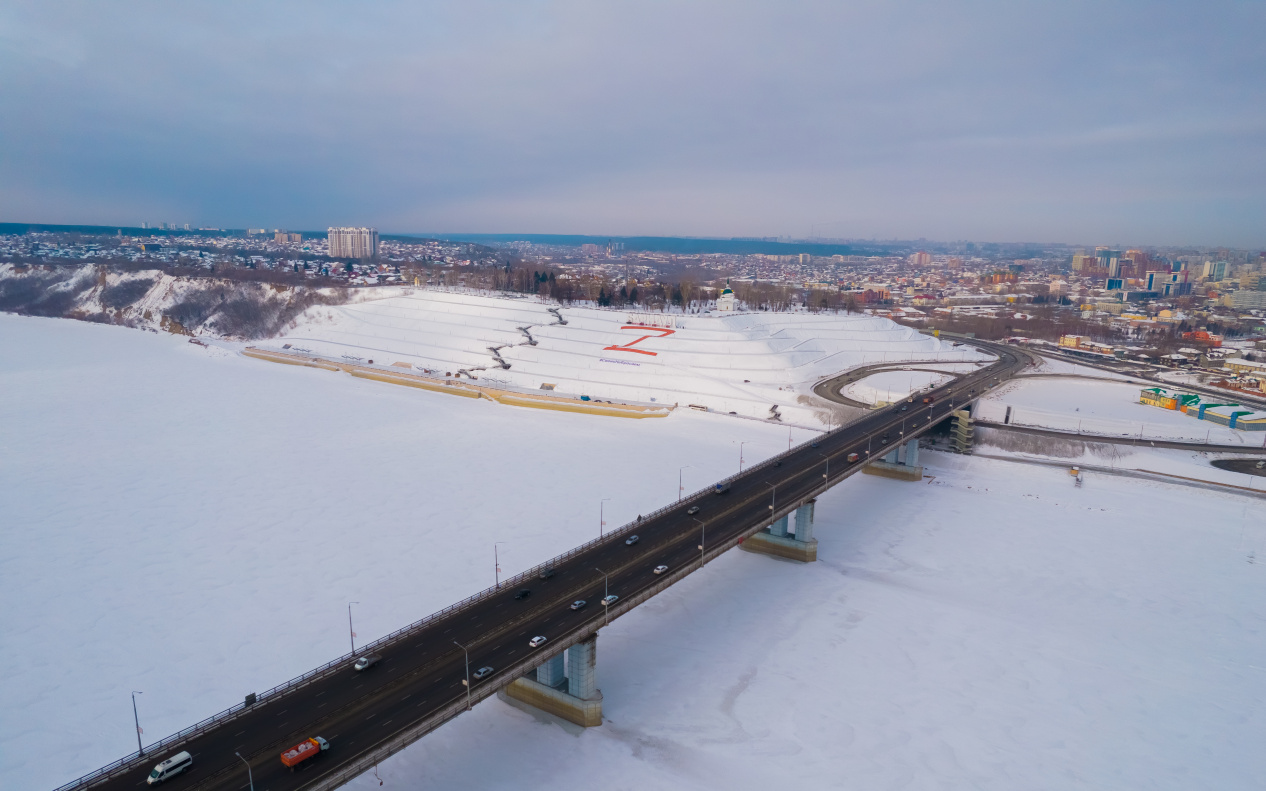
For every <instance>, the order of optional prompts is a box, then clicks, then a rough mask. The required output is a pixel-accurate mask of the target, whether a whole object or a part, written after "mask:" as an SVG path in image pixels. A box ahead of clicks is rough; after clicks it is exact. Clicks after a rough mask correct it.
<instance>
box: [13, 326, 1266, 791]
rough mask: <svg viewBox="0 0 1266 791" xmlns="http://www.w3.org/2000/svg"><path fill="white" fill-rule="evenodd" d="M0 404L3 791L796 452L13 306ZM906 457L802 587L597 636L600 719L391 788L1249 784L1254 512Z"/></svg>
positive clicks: (832, 518) (749, 566)
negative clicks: (741, 447)
mask: <svg viewBox="0 0 1266 791" xmlns="http://www.w3.org/2000/svg"><path fill="white" fill-rule="evenodd" d="M1054 381H1056V382H1058V381H1059V380H1054ZM1048 383H1049V382H1048ZM1026 386H1027V385H1026ZM0 390H2V391H3V392H4V393H5V398H4V399H3V400H0V447H2V448H3V451H4V453H3V456H2V457H0V458H2V459H3V461H2V462H0V463H2V464H3V466H2V467H0V509H2V512H3V513H4V514H5V519H4V525H3V531H2V532H0V597H3V600H4V601H5V602H6V606H5V607H4V608H0V629H3V634H4V635H5V636H6V639H5V640H4V641H3V642H2V643H0V662H3V664H4V666H5V668H6V673H5V674H4V676H3V680H0V786H3V787H5V788H9V787H13V788H48V787H52V786H55V785H57V784H59V783H61V782H63V781H65V780H68V779H71V778H73V777H75V776H77V775H79V774H81V773H83V772H85V771H88V770H91V769H92V768H95V767H96V766H98V765H100V764H103V763H106V762H108V761H109V760H111V759H114V758H117V757H119V756H121V755H123V754H126V753H127V752H129V751H130V750H131V749H133V748H134V746H135V743H134V740H133V732H132V724H131V704H130V700H129V697H128V692H129V691H130V690H133V689H138V690H143V691H144V694H143V695H142V696H141V697H140V701H139V705H140V708H141V718H142V725H143V726H145V728H146V739H147V740H152V739H156V738H159V737H161V736H164V735H166V734H167V733H169V732H171V731H174V730H176V729H178V728H179V727H182V726H184V725H188V724H190V723H192V722H194V721H196V720H198V719H201V718H202V717H204V716H206V715H208V714H211V713H214V712H215V711H218V710H220V709H222V708H224V707H226V706H228V705H230V704H232V703H235V702H237V701H239V700H240V699H241V696H242V695H243V694H244V693H246V692H249V691H252V690H260V689H263V688H266V687H269V686H271V685H273V684H274V683H277V682H279V681H283V680H285V679H286V678H288V677H290V676H292V675H295V674H297V673H298V672H301V671H303V670H305V669H307V668H309V667H311V666H314V665H316V664H319V663H320V662H322V661H324V660H326V659H328V658H330V657H332V656H337V655H339V654H341V653H343V652H344V651H345V650H346V648H347V633H346V624H345V621H344V620H343V619H344V618H345V615H346V610H345V608H346V603H347V602H348V601H359V602H361V604H360V605H358V606H357V608H356V615H357V631H358V632H359V634H360V639H361V640H369V639H372V638H374V637H375V636H378V635H381V634H384V633H386V632H389V631H391V630H392V629H394V628H395V627H397V626H400V625H402V624H404V623H406V622H408V621H411V620H413V619H415V618H417V617H419V616H421V615H424V614H426V613H428V612H431V611H433V610H435V609H438V608H440V607H442V606H444V605H446V604H448V603H451V602H452V601H455V600H457V599H460V598H461V597H463V596H465V595H467V594H468V593H471V592H473V591H475V590H477V589H479V588H482V587H484V586H486V585H487V584H488V583H490V582H491V576H492V557H491V556H492V552H491V545H492V542H493V541H499V540H505V541H507V542H508V543H507V544H505V545H503V547H502V549H503V554H502V565H503V568H504V569H505V571H506V573H513V572H514V571H517V570H519V569H521V568H525V567H528V566H531V565H533V564H534V563H535V562H537V561H539V560H541V559H543V558H545V557H547V556H549V555H551V554H553V553H555V552H558V551H560V550H563V549H565V548H567V547H570V546H572V545H574V544H576V543H579V542H581V541H583V540H585V539H587V538H589V537H591V536H592V535H593V534H594V533H595V532H596V529H597V518H598V514H597V512H598V502H597V501H598V499H600V498H601V497H612V498H614V499H612V500H611V501H610V502H608V503H607V519H608V522H609V524H611V525H612V526H614V525H616V524H618V523H620V522H622V521H624V520H626V519H628V518H631V517H633V516H634V515H635V514H636V513H637V512H639V511H648V510H651V509H653V508H655V507H657V506H659V505H662V504H663V503H664V502H666V501H667V500H669V499H671V498H672V497H673V496H675V494H676V489H677V473H678V467H680V466H681V465H684V464H690V465H694V466H693V468H690V469H686V470H685V471H684V474H685V476H686V482H687V486H688V487H689V488H691V489H693V488H698V487H701V486H703V485H705V484H706V483H707V482H708V481H710V480H713V479H715V478H717V477H720V476H722V475H725V474H728V473H730V472H732V471H733V470H734V468H735V466H736V463H737V457H738V453H737V441H739V440H749V439H750V440H754V441H755V442H756V443H760V444H748V445H747V446H746V454H747V455H748V457H749V458H752V457H759V456H763V455H769V454H772V453H774V452H777V451H778V450H780V449H782V448H785V447H786V445H785V443H786V441H787V433H788V429H786V428H780V427H776V426H771V425H767V424H763V423H757V422H754V421H735V420H727V419H724V418H721V417H714V416H709V415H702V414H699V413H693V412H688V411H686V412H683V411H679V412H677V413H675V414H674V415H672V416H671V417H669V418H665V419H660V420H643V421H630V420H621V419H617V418H601V417H594V416H589V415H575V414H569V413H560V412H548V411H537V410H529V409H512V408H506V407H501V406H499V405H496V404H492V403H489V402H481V401H471V400H466V399H456V398H451V397H447V396H444V395H441V394H433V393H427V392H420V391H417V390H413V389H410V388H397V387H392V386H389V385H384V384H379V383H375V382H369V381H364V380H357V379H353V378H350V377H345V376H336V375H332V374H330V373H328V372H325V371H318V370H313V369H304V368H296V367H290V366H277V365H271V364H267V363H263V362H259V361H255V360H249V359H244V358H241V357H237V356H233V355H231V354H228V353H225V352H223V351H221V350H218V349H214V348H213V349H203V348H199V347H196V346H193V345H191V344H188V343H186V342H185V341H184V339H182V338H174V337H170V336H159V335H153V334H148V333H141V332H137V331H132V330H125V329H121V328H117V327H105V326H99V325H90V324H82V323H76V322H68V321H59V320H45V319H30V318H17V317H12V316H5V315H0ZM1184 419H1187V418H1184ZM1191 422H1193V423H1196V421H1194V420H1193V421H1191ZM796 436H797V439H800V438H804V437H805V436H807V433H803V432H796ZM1157 453H1159V451H1157ZM922 461H923V463H924V464H925V466H926V471H927V473H928V474H929V475H930V476H932V477H931V478H930V479H929V480H927V481H924V482H922V483H913V484H912V483H905V482H899V481H892V480H888V479H882V478H874V477H870V476H864V475H858V476H854V477H853V478H851V479H850V480H849V481H848V482H846V483H844V484H842V485H840V486H837V487H836V488H835V489H833V490H832V491H831V492H830V493H829V494H827V495H826V496H824V497H822V498H821V499H820V501H819V505H818V509H817V528H816V534H817V537H818V540H819V558H820V560H819V562H817V563H815V564H809V565H798V564H793V563H788V562H783V561H777V560H773V559H770V558H767V557H762V556H755V555H750V554H747V553H744V552H741V551H734V552H730V553H728V554H726V555H725V556H723V557H721V558H719V559H717V560H716V561H715V562H714V563H711V564H710V565H709V567H708V568H707V569H706V570H704V571H702V572H700V573H697V574H695V575H692V576H691V577H690V578H688V579H687V580H686V581H684V582H683V583H681V584H680V585H677V586H674V588H672V589H671V590H669V591H667V592H666V593H664V594H661V595H660V596H658V597H656V598H655V599H652V600H651V601H650V602H648V603H647V604H646V605H644V606H642V607H640V608H638V609H637V610H635V611H634V612H632V613H630V614H629V615H627V616H625V617H623V618H621V619H619V620H618V621H617V622H615V623H614V624H612V625H611V627H609V628H606V629H604V630H603V631H602V633H601V636H600V637H599V640H598V656H599V660H598V674H599V676H598V677H599V686H600V687H601V688H602V690H603V693H604V697H605V701H604V713H605V716H606V722H605V724H604V725H603V726H602V727H600V728H594V729H589V730H587V731H584V732H577V730H576V729H574V728H570V727H567V726H563V725H560V724H558V723H557V722H556V721H552V720H550V719H549V718H546V717H543V716H536V715H532V714H529V713H527V712H524V711H522V710H519V709H517V708H514V707H512V706H509V705H507V704H505V703H502V702H500V701H498V700H495V699H494V700H489V701H487V702H485V703H482V704H480V705H479V706H478V707H476V709H475V711H474V712H472V713H471V714H467V715H463V716H462V717H460V718H458V719H457V720H455V721H454V722H452V723H449V724H448V725H446V726H444V727H443V728H441V729H440V730H438V731H437V732H435V733H433V734H431V735H429V736H427V737H426V738H425V739H423V740H422V741H420V742H418V743H417V744H416V745H414V746H413V747H411V748H410V749H408V750H406V751H405V752H403V753H401V754H400V755H398V756H396V757H394V758H392V759H391V760H389V761H387V762H384V763H383V764H382V765H381V766H380V767H379V768H378V774H379V775H380V776H381V777H382V778H383V779H384V780H385V785H384V786H383V787H385V788H402V789H422V788H456V789H460V788H469V789H498V788H505V789H510V788H536V787H559V788H570V787H599V788H612V789H624V788H629V789H632V788H683V789H691V788H699V789H711V788H734V789H747V788H751V789H764V788H770V787H793V788H824V787H843V788H866V789H872V788H905V789H942V788H986V789H993V788H996V789H1000V791H1001V790H1003V789H1005V790H1006V791H1010V790H1011V789H1015V788H1050V789H1064V788H1068V789H1080V788H1095V789H1098V788H1154V789H1175V790H1178V789H1182V790H1183V791H1186V789H1190V788H1194V787H1200V788H1218V789H1249V788H1256V787H1259V785H1260V783H1259V780H1260V778H1261V777H1262V776H1263V772H1264V771H1266V752H1264V751H1262V750H1261V749H1260V745H1261V744H1262V743H1263V740H1264V739H1266V716H1264V715H1263V712H1264V711H1266V707H1264V705H1263V704H1264V703H1266V671H1263V669H1262V667H1261V656H1262V655H1263V652H1264V650H1266V610H1264V608H1263V605H1262V602H1263V601H1266V596H1264V594H1266V567H1264V565H1263V563H1262V562H1260V559H1261V558H1262V557H1263V552H1266V510H1264V509H1263V501H1262V500H1258V499H1252V498H1248V497H1242V496H1235V495H1228V494H1221V493H1212V492H1206V491H1203V490H1198V489H1190V488H1179V487H1175V486H1169V485H1164V484H1158V483H1153V482H1148V481H1138V480H1130V479H1123V478H1119V477H1112V476H1106V475H1105V476H1098V475H1096V474H1094V473H1090V474H1088V475H1087V476H1086V483H1085V486H1084V487H1082V488H1074V487H1073V484H1072V480H1071V478H1070V477H1069V476H1068V474H1067V472H1066V471H1064V470H1060V469H1053V468H1042V467H1035V466H1029V465H1022V464H1016V463H1011V462H1005V461H997V460H992V459H985V458H973V457H958V456H951V455H947V454H940V453H935V452H926V453H925V454H924V455H923V457H922ZM1192 465H1194V462H1192ZM1250 561H1252V562H1250ZM351 787H352V788H354V789H365V791H368V790H369V789H371V788H379V785H378V781H377V780H376V779H375V778H374V777H373V776H372V775H367V776H363V777H361V778H360V779H359V780H357V781H355V782H354V783H353V784H352V786H351Z"/></svg>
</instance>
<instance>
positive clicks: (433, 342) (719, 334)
mask: <svg viewBox="0 0 1266 791" xmlns="http://www.w3.org/2000/svg"><path fill="white" fill-rule="evenodd" d="M403 291H404V292H405V293H403V294H401V295H400V296H393V297H386V298H382V299H377V300H373V301H366V302H361V303H359V304H355V305H341V306H328V307H317V308H312V309H310V310H309V311H307V312H306V313H305V314H303V315H302V316H301V317H300V318H299V319H298V321H297V322H296V326H295V328H294V329H292V330H289V331H287V332H285V333H284V334H283V335H282V336H281V337H279V338H277V339H275V340H274V341H272V343H271V344H269V345H270V346H281V345H284V344H290V345H291V346H293V347H298V348H302V349H306V350H309V351H312V352H315V353H317V354H324V355H327V356H332V357H345V356H346V357H351V358H355V359H362V360H368V359H372V360H374V361H375V362H377V363H379V364H383V363H385V364H393V363H403V364H406V365H409V366H412V367H415V368H418V369H422V370H429V371H437V372H439V373H440V375H444V374H447V373H457V372H459V371H466V372H470V373H472V374H474V375H475V376H477V377H478V378H480V379H482V380H486V381H491V382H500V383H504V384H508V385H512V386H516V387H522V388H527V389H531V390H539V389H541V388H543V387H544V388H545V389H550V390H553V391H554V392H557V393H560V394H567V395H574V396H580V395H588V396H591V397H597V398H603V399H616V400H621V401H634V402H655V403H660V404H678V405H680V406H683V407H684V406H686V405H688V404H696V405H700V406H706V407H708V408H709V409H711V410H713V411H718V412H734V413H736V414H739V415H743V416H746V417H756V418H769V417H771V416H772V415H774V414H775V413H777V414H780V415H782V416H784V418H786V419H788V420H790V421H791V422H806V421H813V422H814V423H815V424H816V423H817V422H823V423H825V422H827V420H826V416H825V415H826V413H825V407H824V406H820V407H818V408H817V409H815V408H814V407H813V406H812V404H813V403H818V402H816V401H814V400H810V399H813V396H812V395H811V393H812V387H813V385H814V384H816V383H817V382H818V381H820V380H821V379H823V378H825V377H827V376H830V375H832V374H836V373H839V372H841V371H846V370H849V369H851V368H855V367H857V366H859V365H865V364H868V363H875V362H880V361H892V362H895V361H900V360H908V361H912V362H915V361H928V362H937V361H939V362H963V361H973V360H980V359H985V356H984V355H981V354H980V353H979V352H977V351H976V350H974V349H972V348H969V347H966V346H964V347H959V348H954V347H951V346H950V345H949V344H947V343H942V342H941V341H939V340H937V339H935V338H931V337H929V336H926V335H922V334H920V333H918V332H917V331H915V330H913V329H910V328H908V327H902V326H900V325H898V324H895V323H893V322H892V321H890V320H888V319H884V318H877V317H873V316H863V315H856V314H854V315H837V314H804V313H738V314H722V313H712V314H709V315H696V314H689V315H681V314H645V313H636V312H629V311H621V310H600V309H596V308H580V307H564V308H561V309H559V308H557V306H553V305H551V304H549V303H543V302H539V301H537V300H534V299H506V298H496V297H487V296H479V295H472V294H467V293H452V292H445V291H436V290H422V291H412V290H409V289H404V290H403ZM551 307H553V308H554V310H553V311H551V310H550V308H551Z"/></svg>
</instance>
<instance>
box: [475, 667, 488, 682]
mask: <svg viewBox="0 0 1266 791" xmlns="http://www.w3.org/2000/svg"><path fill="white" fill-rule="evenodd" d="M492 672H493V671H492V668H490V667H487V666H485V667H481V668H479V669H478V670H476V671H475V672H474V673H473V675H474V677H475V680H476V681H483V680H484V679H485V678H487V677H488V676H491V675H492Z"/></svg>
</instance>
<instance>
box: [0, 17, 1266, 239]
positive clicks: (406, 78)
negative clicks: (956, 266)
mask: <svg viewBox="0 0 1266 791" xmlns="http://www.w3.org/2000/svg"><path fill="white" fill-rule="evenodd" d="M1263 21H1266V11H1264V10H1263V9H1262V8H1261V7H1256V6H1243V5H1236V4H1230V3H1215V4H1205V5H1202V6H1200V7H1199V8H1195V7H1186V6H1183V5H1179V4H1159V5H1158V4H1146V5H1144V4H1137V3H1118V4H1106V5H1102V4H1101V5H1096V6H1093V7H1092V6H1073V5H1060V6H1058V7H1049V8H1045V7H1027V8H1024V9H1021V8H1016V7H1012V6H1010V5H1008V4H985V5H977V6H972V7H970V8H965V7H961V8H960V7H954V8H951V7H946V6H940V5H915V6H912V7H910V8H895V7H888V6H868V5H860V4H854V5H850V6H848V7H834V6H825V5H824V6H806V7H803V8H797V9H794V10H790V11H788V10H786V9H781V8H779V7H776V6H773V5H762V4H744V5H733V4H707V3H704V4H697V5H691V6H687V7H674V8H672V9H671V10H669V9H666V8H665V9H646V8H645V7H641V6H626V5H613V6H604V7H602V8H600V9H594V8H590V7H587V6H583V5H578V4H576V5H573V4H568V3H546V4H541V5H535V6H519V5H505V4H497V3H477V4H463V5H461V6H457V5H449V4H442V3H440V4H418V5H384V6H379V7H375V8H373V9H368V10H361V11H358V13H357V14H356V15H353V16H350V17H349V16H348V15H346V14H344V13H342V12H340V11H339V10H338V9H336V8H333V7H329V8H326V7H322V6H308V5H304V6H299V5H297V4H286V3H282V4H277V5H274V6H270V7H269V8H268V9H262V10H259V9H251V10H250V11H249V13H248V11H247V7H245V6H233V5H228V6H225V5H219V4H217V5H216V6H211V5H209V4H205V5H198V4H194V5H189V6H182V7H180V8H175V7H172V8H166V7H156V6H151V5H149V4H143V3H122V4H118V5H116V6H112V7H111V9H109V10H105V9H98V8H94V7H92V6H84V7H77V8H75V9H74V10H73V11H70V10H65V9H61V8H58V7H48V6H45V5H42V4H14V5H11V6H9V7H6V8H5V9H3V10H0V68H3V69H4V71H5V73H6V75H8V79H6V80H5V81H3V83H2V84H0V109H3V110H4V112H3V113H0V134H3V135H4V138H5V140H6V143H7V146H6V147H7V148H8V149H9V150H10V151H15V152H21V154H22V155H21V156H10V157H6V158H3V159H0V219H4V220H6V221H15V222H39V223H73V224H122V225H128V226H134V225H136V224H137V223H138V222H139V221H140V220H142V219H144V218H162V217H165V218H174V219H177V220H179V221H180V222H181V223H185V222H190V223H192V224H193V225H194V226H195V227H200V226H215V227H252V226H256V225H259V224H260V223H261V221H265V222H267V224H269V225H270V226H271V225H276V226H277V227H289V228H308V229H319V228H324V227H326V226H328V225H331V224H339V225H344V224H345V225H349V226H359V225H364V226H374V227H378V228H382V229H390V232H396V233H402V232H414V231H419V230H425V229H445V230H447V231H450V232H453V233H458V232H463V233H516V232H521V233H524V234H527V233H561V234H573V233H583V234H589V235H594V236H606V235H610V236H638V235H654V236H683V237H715V238H731V237H767V236H773V237H791V238H797V239H811V238H830V239H840V238H853V239H912V240H917V239H919V238H927V239H945V240H950V239H977V240H996V241H1000V242H1014V241H1021V240H1036V241H1043V240H1044V241H1065V242H1067V243H1069V244H1085V245H1095V244H1111V245H1113V246H1114V247H1116V246H1125V245H1154V246H1177V245H1192V246H1230V247H1239V248H1255V247H1261V246H1266V227H1263V224H1262V222H1261V218H1262V217H1263V216H1266V188H1263V187H1262V184H1263V183H1266V179H1263V176H1266V158H1263V156H1262V154H1261V152H1262V151H1263V150H1266V115H1264V114H1263V111H1262V110H1261V109H1260V108H1261V107H1264V106H1266V95H1263V94H1266V79H1264V77H1266V68H1264V64H1266V56H1264V55H1263V54H1262V53H1261V52H1260V48H1258V47H1257V46H1256V45H1255V42H1254V40H1253V39H1254V35H1255V32H1256V31H1257V30H1260V29H1262V23H1263ZM334 108H337V110H338V112H332V111H331V110H332V109H334ZM385 232H386V231H385Z"/></svg>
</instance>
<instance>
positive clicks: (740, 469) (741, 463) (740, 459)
mask: <svg viewBox="0 0 1266 791" xmlns="http://www.w3.org/2000/svg"><path fill="white" fill-rule="evenodd" d="M749 442H751V440H750V439H745V440H743V441H742V442H740V443H739V472H742V471H743V446H744V445H746V444H747V443H749Z"/></svg>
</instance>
